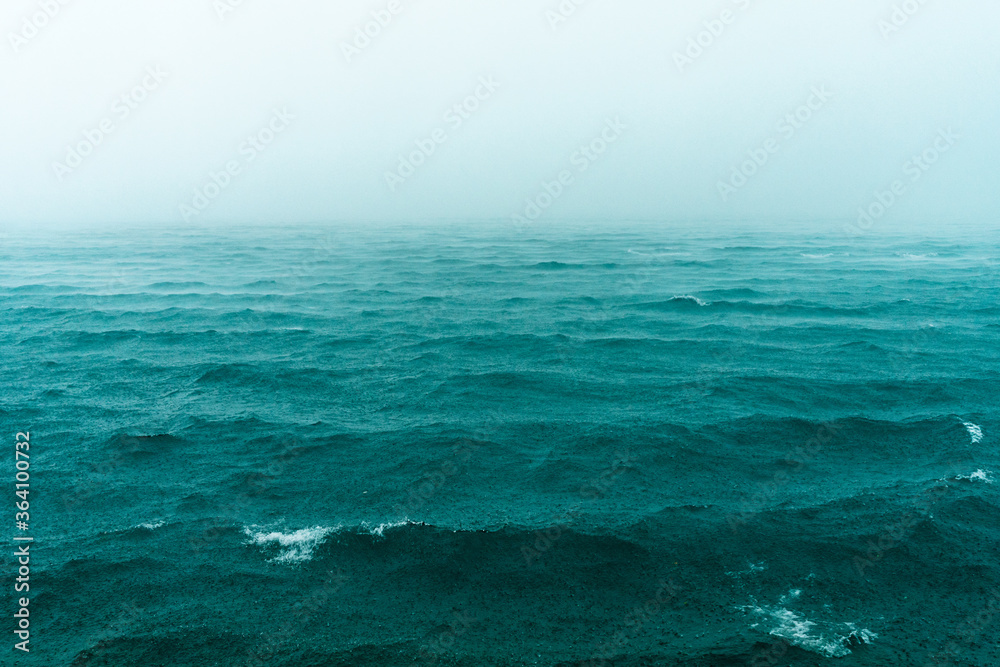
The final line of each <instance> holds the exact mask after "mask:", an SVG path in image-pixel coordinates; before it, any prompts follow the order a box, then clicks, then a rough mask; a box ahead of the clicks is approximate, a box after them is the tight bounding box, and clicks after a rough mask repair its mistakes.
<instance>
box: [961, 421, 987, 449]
mask: <svg viewBox="0 0 1000 667" xmlns="http://www.w3.org/2000/svg"><path fill="white" fill-rule="evenodd" d="M962 426H964V427H965V430H966V431H968V432H969V436H970V437H971V438H972V444H974V445H976V444H979V443H980V442H982V441H983V429H982V427H981V426H979V425H978V424H973V423H972V422H962Z"/></svg>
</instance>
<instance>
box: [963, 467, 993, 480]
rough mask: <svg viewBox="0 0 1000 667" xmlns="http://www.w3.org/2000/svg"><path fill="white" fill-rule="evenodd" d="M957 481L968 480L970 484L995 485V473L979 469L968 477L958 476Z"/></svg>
mask: <svg viewBox="0 0 1000 667" xmlns="http://www.w3.org/2000/svg"><path fill="white" fill-rule="evenodd" d="M955 479H956V480H959V479H967V480H969V481H970V482H986V483H987V484H992V483H993V473H992V472H991V471H989V470H982V469H979V470H977V471H976V472H974V473H971V474H968V475H958V476H957V477H955Z"/></svg>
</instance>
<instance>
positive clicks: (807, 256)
mask: <svg viewBox="0 0 1000 667" xmlns="http://www.w3.org/2000/svg"><path fill="white" fill-rule="evenodd" d="M801 255H802V257H805V258H806V259H826V258H827V257H833V253H832V252H828V253H826V254H824V255H812V254H809V253H807V252H804V253H801Z"/></svg>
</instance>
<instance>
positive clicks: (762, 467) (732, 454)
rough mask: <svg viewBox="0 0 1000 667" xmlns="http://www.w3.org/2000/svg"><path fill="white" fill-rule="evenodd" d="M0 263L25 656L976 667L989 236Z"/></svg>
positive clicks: (982, 656) (562, 236) (984, 511)
mask: <svg viewBox="0 0 1000 667" xmlns="http://www.w3.org/2000/svg"><path fill="white" fill-rule="evenodd" d="M0 257H2V261H0V312H2V317H3V327H2V329H0V349H2V352H3V354H2V356H0V359H2V371H3V378H4V383H3V389H2V390H0V401H2V402H0V420H2V422H3V433H4V434H5V435H4V436H3V437H4V439H5V441H7V442H8V445H9V444H10V442H12V441H13V435H14V433H15V432H16V431H22V430H26V429H29V428H30V430H31V432H32V438H31V440H32V443H34V449H33V451H34V453H35V458H33V459H32V470H33V472H34V473H35V477H34V483H35V489H36V491H35V497H34V498H33V501H34V503H33V507H32V511H33V514H32V517H33V521H34V524H35V526H36V529H35V536H36V538H37V539H38V543H37V545H36V556H35V560H34V562H33V566H34V567H33V570H32V578H33V583H32V617H31V618H32V622H33V625H32V628H33V630H34V632H33V647H34V652H33V653H32V655H31V657H30V658H29V660H30V661H32V663H33V664H39V665H74V666H84V665H87V666H90V665H226V666H230V665H281V666H285V665H287V666H292V665H413V664H425V665H432V664H436V665H453V664H454V665H459V664H460V665H534V664H538V665H573V664H587V665H594V666H596V665H611V664H614V665H654V664H655V665H674V664H677V665H697V666H706V667H707V666H709V665H753V666H754V667H757V666H760V665H821V664H837V665H932V664H933V665H938V664H953V665H980V666H981V665H997V664H1000V650H998V648H997V636H998V632H1000V560H998V554H1000V483H998V479H1000V449H998V445H1000V441H998V433H1000V418H998V407H997V406H998V396H1000V281H998V271H997V267H998V258H1000V244H998V243H997V239H996V238H990V239H988V240H984V239H983V238H962V237H958V236H956V237H955V238H952V239H947V240H927V239H922V238H899V239H884V238H883V239H875V238H866V239H860V240H857V241H854V240H851V239H848V238H846V237H843V236H837V235H832V236H830V237H829V238H821V237H817V236H816V235H814V234H813V235H808V236H807V235H805V234H798V235H781V234H763V233H762V234H737V235H734V234H731V233H722V232H713V231H712V230H707V231H705V230H703V231H700V232H692V231H688V232H685V233H679V232H676V231H675V230H672V229H669V228H654V227H650V228H639V227H636V228H626V229H621V228H617V227H615V228H609V229H604V230H602V231H593V230H590V231H587V230H583V229H573V230H566V229H556V228H551V229H548V230H545V231H537V230H531V231H524V232H520V233H518V232H516V231H513V230H507V231H497V230H488V229H486V230H479V231H477V230H470V229H469V228H464V229H458V228H456V229H448V228H437V229H434V230H427V231H422V232H414V231H405V230H401V229H362V230H357V229H340V230H334V231H330V232H327V231H325V230H323V231H320V230H316V229H305V228H303V229H285V228H275V229H272V230H242V231H238V232H224V231H213V230H205V231H199V232H194V233H192V232H185V233H179V232H178V233H168V232H143V233H121V234H110V233H96V234H95V233H92V234H69V235H59V236H52V235H49V236H46V235H41V234H28V235H23V236H19V235H13V234H11V235H9V236H7V237H6V238H5V240H4V243H3V245H2V246H0ZM11 475H12V473H11ZM8 569H9V568H8ZM12 604H13V603H12ZM7 625H8V627H10V626H11V625H12V624H10V623H8V624H7ZM8 636H10V635H9V632H8ZM9 650H10V649H9V647H5V648H4V649H3V651H4V652H5V653H6V652H7V651H9Z"/></svg>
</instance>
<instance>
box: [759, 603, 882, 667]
mask: <svg viewBox="0 0 1000 667" xmlns="http://www.w3.org/2000/svg"><path fill="white" fill-rule="evenodd" d="M801 593H802V591H801V590H798V589H796V590H792V591H789V592H788V594H787V595H784V596H782V598H781V603H780V605H776V606H773V607H768V606H756V605H755V606H750V607H742V609H743V610H744V611H747V610H749V611H751V612H752V613H754V614H755V615H757V616H759V617H761V619H762V621H761V622H763V623H764V624H765V625H766V626H767V627H768V630H767V632H768V634H770V635H772V636H774V637H780V638H781V639H784V640H785V641H787V642H788V643H790V644H792V645H794V646H798V647H799V648H801V649H803V650H806V651H811V652H812V653H816V654H819V655H822V656H824V657H827V658H842V657H844V656H847V655H850V654H851V649H850V648H849V647H850V646H853V645H856V644H858V643H863V644H870V643H872V642H873V641H874V640H876V639H878V635H877V634H875V633H874V632H872V631H871V630H868V629H865V628H862V629H861V630H858V629H857V627H856V626H855V625H854V624H853V623H829V622H823V621H814V620H810V619H809V618H807V617H806V616H805V614H803V613H801V612H797V611H793V610H791V609H788V608H787V607H786V606H785V605H787V604H788V603H789V602H791V601H793V600H795V599H796V598H798V597H799V595H801ZM758 625H760V623H754V624H753V625H752V626H751V627H757V626H758Z"/></svg>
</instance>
